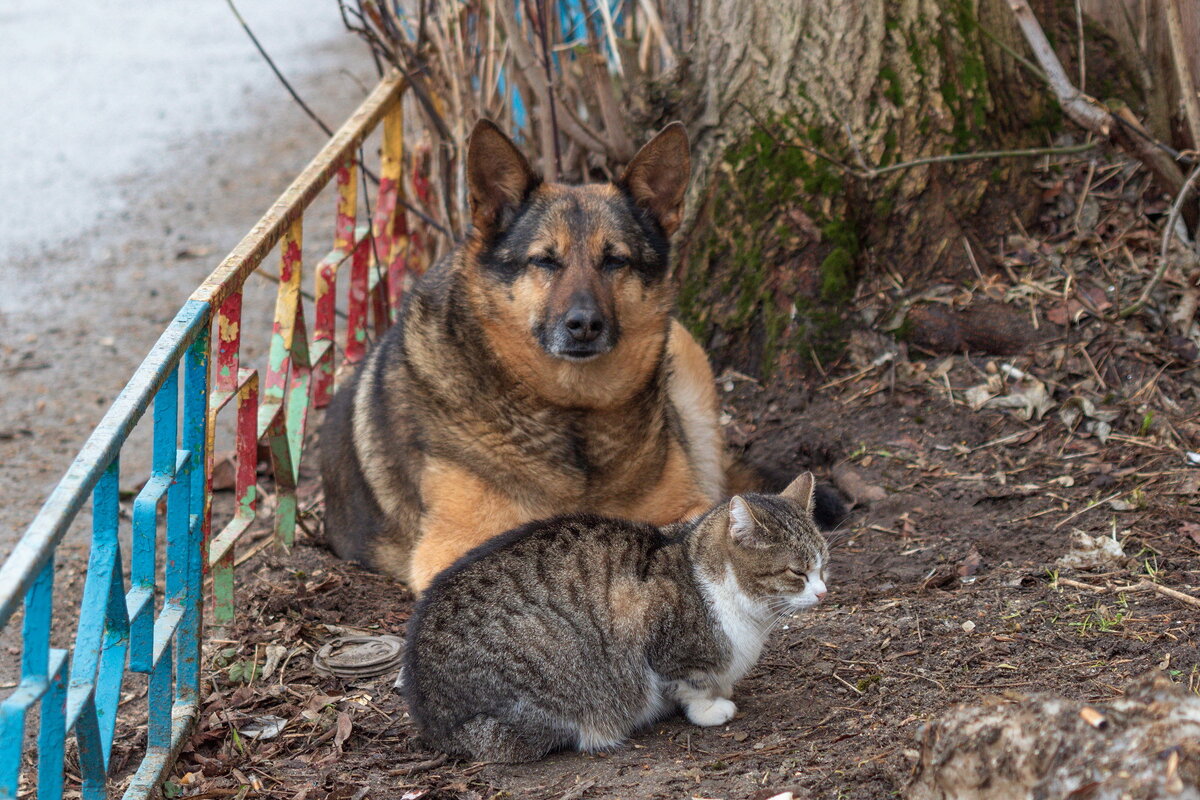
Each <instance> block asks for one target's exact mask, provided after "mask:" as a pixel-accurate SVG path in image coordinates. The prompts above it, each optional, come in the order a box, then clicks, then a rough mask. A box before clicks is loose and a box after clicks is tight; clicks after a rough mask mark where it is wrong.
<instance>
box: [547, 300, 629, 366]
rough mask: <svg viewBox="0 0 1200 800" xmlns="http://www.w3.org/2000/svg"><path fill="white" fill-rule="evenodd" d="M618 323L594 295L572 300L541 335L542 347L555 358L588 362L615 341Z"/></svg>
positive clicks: (608, 349) (607, 350)
mask: <svg viewBox="0 0 1200 800" xmlns="http://www.w3.org/2000/svg"><path fill="white" fill-rule="evenodd" d="M616 340H617V337H616V325H615V324H614V323H613V322H612V321H611V320H608V319H606V318H605V316H604V312H603V311H601V310H600V307H599V306H598V305H597V304H596V301H595V299H594V298H593V297H592V296H591V295H579V296H577V297H575V298H573V299H572V303H571V307H570V308H568V309H567V310H566V313H564V314H563V315H562V316H560V317H559V318H558V320H556V321H555V322H554V324H553V325H551V326H549V327H548V329H547V330H546V333H545V335H544V336H543V337H542V347H543V349H544V350H545V351H546V352H547V353H549V354H550V355H552V356H554V357H555V358H564V359H566V360H568V361H589V360H591V359H593V358H595V357H597V356H601V355H604V354H605V353H607V352H609V351H610V350H612V349H613V347H614V346H615V344H616Z"/></svg>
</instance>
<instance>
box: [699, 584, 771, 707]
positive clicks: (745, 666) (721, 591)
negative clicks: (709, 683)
mask: <svg viewBox="0 0 1200 800" xmlns="http://www.w3.org/2000/svg"><path fill="white" fill-rule="evenodd" d="M700 581H701V585H702V586H703V589H704V592H705V594H706V595H707V596H708V600H709V603H710V607H711V608H712V611H713V614H714V615H715V616H716V618H717V621H718V623H719V624H720V626H721V631H722V633H724V634H725V638H726V639H728V640H729V649H730V661H729V665H728V666H727V667H726V668H725V671H724V672H723V673H720V674H719V675H716V676H714V677H716V678H717V679H718V681H719V682H720V683H721V684H722V688H723V689H725V691H728V690H729V689H730V688H732V686H733V684H734V683H736V682H737V681H739V680H741V679H742V677H743V676H744V675H745V674H746V673H747V672H749V671H750V668H751V667H753V666H754V665H755V663H757V661H758V657H759V655H760V654H761V653H762V648H763V642H764V641H765V640H766V635H765V634H766V631H765V629H764V625H763V624H762V622H761V620H760V609H758V607H757V604H756V603H754V601H752V600H750V598H748V597H746V595H745V594H744V593H743V592H742V591H741V588H740V587H739V586H738V583H737V578H735V577H734V575H733V570H732V569H729V568H728V567H727V568H726V570H725V576H724V578H723V579H722V580H721V581H719V582H718V581H711V580H708V579H706V578H704V577H701V578H700Z"/></svg>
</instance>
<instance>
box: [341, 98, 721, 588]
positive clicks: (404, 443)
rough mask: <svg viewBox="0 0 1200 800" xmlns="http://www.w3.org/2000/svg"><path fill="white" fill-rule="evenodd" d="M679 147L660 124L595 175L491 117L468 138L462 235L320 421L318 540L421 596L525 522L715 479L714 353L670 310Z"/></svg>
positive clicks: (687, 508)
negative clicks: (609, 173) (607, 173)
mask: <svg viewBox="0 0 1200 800" xmlns="http://www.w3.org/2000/svg"><path fill="white" fill-rule="evenodd" d="M690 170H691V161H690V153H689V144H688V139H687V134H686V133H685V132H684V128H683V125H682V124H680V123H677V122H676V123H672V124H670V125H668V126H667V127H666V128H664V129H663V130H662V131H661V132H659V133H658V134H657V135H656V136H655V137H654V138H653V139H651V140H650V142H648V143H647V144H646V145H645V146H644V147H643V148H642V149H641V150H640V151H639V152H638V153H637V155H636V156H635V157H634V158H633V160H632V161H631V162H630V163H629V165H628V166H627V167H626V169H625V171H624V172H623V173H622V175H621V177H620V178H619V179H618V180H616V181H614V182H610V183H593V184H585V185H579V186H569V185H564V184H560V183H549V182H545V181H543V180H541V179H540V178H539V177H538V176H537V175H536V174H535V173H534V171H533V170H532V169H531V168H530V165H529V163H528V161H526V159H525V157H524V156H523V155H522V154H521V152H520V151H519V150H518V149H517V147H516V146H515V145H514V144H513V142H512V141H511V140H510V139H509V138H508V137H507V136H505V135H504V133H502V132H501V131H500V129H499V128H497V127H496V126H495V125H493V124H492V123H490V122H488V121H481V122H480V123H479V124H478V125H476V127H475V129H474V131H473V132H472V134H471V138H470V141H469V144H468V153H467V164H466V179H467V186H468V196H469V200H470V210H471V222H472V227H471V231H470V233H469V235H468V237H467V239H466V241H465V242H464V243H463V244H462V245H460V246H459V247H458V248H457V249H456V250H454V251H453V252H452V253H450V254H448V255H447V256H446V257H445V258H444V259H442V260H441V261H439V263H438V264H436V265H435V266H434V267H432V268H431V269H430V270H429V271H428V272H427V273H426V274H425V275H423V276H421V277H420V278H419V279H418V280H417V281H415V283H414V285H413V287H412V290H411V291H410V292H409V294H408V296H407V298H406V301H405V306H404V308H403V311H402V316H401V320H400V321H399V323H398V324H397V325H395V326H393V327H392V328H391V329H390V330H389V331H388V332H387V333H386V334H385V335H384V336H383V337H382V338H381V339H380V340H379V341H378V342H377V343H376V345H375V346H374V348H373V349H372V350H371V352H370V353H369V355H368V357H367V359H366V360H365V361H364V362H363V364H362V365H361V367H360V368H359V369H358V370H357V373H356V374H355V375H354V376H353V378H351V379H350V380H349V381H348V382H347V383H346V384H345V385H344V386H342V387H340V388H339V390H338V392H337V394H336V396H335V398H334V400H333V402H332V403H331V404H330V407H329V409H328V412H327V414H326V418H325V422H324V425H323V427H322V431H321V435H320V445H319V446H320V466H321V475H322V480H323V483H324V490H325V531H326V539H327V541H328V543H329V545H330V546H331V548H332V549H333V551H334V552H335V553H336V554H337V555H338V556H340V557H342V558H345V559H352V560H357V561H360V562H363V563H365V564H366V565H367V566H369V567H371V568H373V569H375V570H377V571H381V572H385V573H389V574H391V575H393V576H395V577H397V578H399V579H400V580H402V581H404V582H406V583H407V584H408V585H409V587H410V588H412V589H413V590H414V591H416V592H420V591H421V590H422V589H424V588H425V587H426V586H428V585H429V583H430V581H431V580H432V579H433V577H434V576H435V575H436V574H437V573H438V572H440V571H441V570H442V569H444V568H445V567H448V566H449V565H450V564H452V563H453V562H454V561H455V560H457V559H458V558H459V556H461V555H463V554H464V553H466V552H467V551H468V550H470V549H472V548H474V547H476V546H477V545H479V544H481V543H483V542H485V541H487V540H488V539H490V538H491V537H493V536H495V535H497V534H500V533H502V532H504V531H506V530H509V529H511V528H514V527H516V526H518V525H521V524H523V523H525V522H529V521H531V520H534V519H539V518H543V517H549V516H554V515H557V514H561V513H566V512H585V511H586V512H593V513H599V514H606V515H611V516H616V517H623V518H627V519H632V520H641V521H646V522H650V523H653V524H656V525H663V524H667V523H671V522H675V521H677V520H680V519H684V518H687V517H689V516H691V515H693V514H697V513H700V512H702V511H703V510H705V509H706V508H708V507H709V506H711V505H713V504H714V503H716V502H717V501H719V500H721V499H723V498H724V496H725V489H726V466H727V465H726V459H725V457H724V449H725V448H724V441H723V436H722V434H721V430H720V427H719V425H718V421H717V417H718V408H719V406H718V401H717V396H716V389H715V386H714V382H713V375H712V369H711V367H710V365H709V362H708V359H707V357H706V355H705V353H704V351H703V349H701V347H700V345H699V344H698V343H697V342H696V341H695V340H694V339H693V338H692V336H691V335H690V334H689V333H688V332H687V330H686V329H685V328H684V327H683V326H682V325H681V324H680V323H679V322H678V321H675V320H673V319H672V317H671V309H672V306H673V303H674V291H673V288H672V284H671V281H670V278H669V275H668V261H669V256H670V238H671V235H672V234H673V233H674V232H675V231H676V230H677V228H678V227H679V224H680V220H681V217H682V212H683V201H684V193H685V191H686V188H687V184H688V180H689V177H690Z"/></svg>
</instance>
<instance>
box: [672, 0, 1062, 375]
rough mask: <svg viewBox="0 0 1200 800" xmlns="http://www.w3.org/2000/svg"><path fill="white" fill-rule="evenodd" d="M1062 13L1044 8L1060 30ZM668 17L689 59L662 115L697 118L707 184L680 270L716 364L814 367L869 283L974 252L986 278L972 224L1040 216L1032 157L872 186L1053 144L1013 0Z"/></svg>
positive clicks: (754, 369)
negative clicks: (1000, 151) (848, 305)
mask: <svg viewBox="0 0 1200 800" xmlns="http://www.w3.org/2000/svg"><path fill="white" fill-rule="evenodd" d="M1066 6H1069V7H1070V8H1071V9H1073V3H1072V2H1070V0H1065V2H1054V0H1044V2H1041V3H1035V8H1036V9H1038V10H1039V11H1041V12H1044V13H1046V17H1044V18H1047V17H1048V18H1051V19H1058V18H1059V15H1060V14H1061V13H1062V12H1063V10H1064V7H1066ZM669 8H670V13H669V14H668V16H667V19H665V20H664V22H665V24H666V25H667V27H668V30H669V32H670V35H671V36H672V37H673V40H674V42H675V44H676V49H677V50H678V52H679V53H680V54H681V63H680V67H679V70H678V73H677V74H675V75H673V76H671V80H670V81H669V82H668V83H666V84H664V85H662V86H660V87H659V88H658V91H659V94H660V95H661V96H660V97H658V98H657V100H658V103H657V105H658V107H659V108H661V109H662V110H663V117H664V118H680V117H682V118H683V119H684V121H685V122H686V123H687V124H688V127H689V129H690V131H691V132H692V134H693V143H694V145H693V146H694V154H693V158H694V171H695V176H696V179H695V180H694V181H693V188H692V196H691V197H690V198H689V199H690V202H689V205H688V208H689V215H688V217H687V219H686V221H685V228H684V231H685V232H684V235H683V236H682V237H681V247H680V256H679V263H678V267H677V272H676V275H677V278H678V280H679V283H680V308H681V314H682V317H683V319H684V321H685V322H686V323H687V324H688V326H689V327H690V328H691V329H692V331H693V332H694V333H696V334H697V335H698V336H699V337H700V340H701V341H702V342H703V343H705V344H706V345H707V346H708V348H709V350H710V352H712V353H713V354H714V356H715V358H716V360H717V361H718V363H719V364H722V365H728V366H733V367H735V368H738V369H740V370H742V371H745V372H750V373H752V374H758V375H765V374H771V373H774V372H775V371H776V370H778V369H782V370H784V371H789V372H790V371H797V370H800V369H802V368H803V367H805V366H806V365H810V364H811V363H812V362H813V361H816V362H818V363H820V362H822V361H824V360H826V359H827V358H828V357H829V356H830V355H831V354H833V353H835V352H836V351H837V350H838V348H837V347H836V345H837V342H838V340H839V336H840V330H841V327H842V325H841V318H842V312H841V307H842V306H843V305H844V303H845V302H846V301H847V300H848V299H849V298H850V297H851V296H852V294H853V292H854V289H855V286H856V283H857V280H858V278H859V276H860V275H861V274H863V273H865V272H875V273H878V272H880V271H886V272H888V273H891V274H893V275H895V276H896V277H897V279H898V280H901V281H906V280H909V279H912V278H922V277H928V276H930V275H934V274H939V275H944V274H954V273H956V272H967V271H969V270H970V269H972V267H971V266H970V257H971V256H970V255H968V248H971V249H972V253H971V255H973V256H975V257H976V258H977V260H978V261H983V262H985V265H986V260H987V256H986V252H987V249H991V250H993V251H994V249H995V245H996V240H995V238H994V234H992V233H990V232H986V231H985V232H976V231H974V230H973V229H972V225H971V222H972V220H973V218H974V217H975V215H976V214H978V212H980V210H981V209H982V208H984V207H985V206H987V207H989V208H992V209H994V210H995V209H998V210H999V211H1000V212H1001V213H1002V215H1003V217H1004V218H1006V219H1007V218H1008V214H1009V212H1010V211H1013V210H1016V211H1018V213H1021V214H1022V216H1024V215H1025V214H1026V212H1027V211H1030V210H1032V208H1031V207H1025V206H1026V202H1027V200H1031V199H1032V198H1035V197H1036V193H1035V192H1033V191H1026V190H1025V188H1026V187H1024V185H1023V183H1022V181H1023V176H1024V174H1025V171H1026V170H1025V167H1027V164H1021V169H1015V170H1014V169H1013V168H1012V162H1011V161H1005V160H988V161H964V162H956V163H952V164H946V163H938V164H929V165H923V166H919V167H914V168H910V169H903V170H897V171H893V172H888V173H886V174H883V175H878V176H874V177H865V176H864V174H865V173H870V172H871V170H873V169H875V168H878V167H885V166H888V165H895V164H898V163H901V162H908V161H912V160H915V159H920V158H926V157H930V156H939V155H944V154H948V153H956V152H966V151H974V150H984V149H993V148H997V147H1002V148H1015V147H1025V146H1044V145H1047V144H1049V143H1050V138H1051V133H1052V132H1053V128H1054V126H1056V125H1057V124H1059V119H1060V115H1059V113H1058V111H1057V108H1056V107H1055V106H1054V105H1053V103H1052V101H1051V100H1050V99H1049V98H1048V97H1047V95H1046V91H1045V89H1044V87H1043V86H1041V85H1040V84H1039V83H1038V82H1037V80H1036V79H1035V78H1032V77H1031V74H1030V73H1029V71H1028V70H1026V69H1025V68H1024V67H1022V66H1020V65H1019V63H1018V61H1017V60H1016V59H1014V58H1013V57H1012V56H1011V55H1009V54H1008V52H1007V51H1006V49H1005V48H1006V46H1007V48H1009V49H1011V50H1013V51H1016V52H1023V51H1024V45H1023V40H1022V39H1021V38H1020V33H1019V31H1018V30H1017V28H1016V26H1015V24H1014V22H1013V19H1012V15H1011V12H1009V10H1008V9H1007V6H1006V5H1005V3H1004V2H1003V0H896V1H894V2H893V1H891V0H775V1H774V2H763V1H761V0H760V1H759V2H746V0H691V2H680V3H674V4H670V5H669ZM1072 13H1073V11H1072ZM1071 19H1073V17H1072V18H1071ZM1071 41H1072V42H1073V41H1074V40H1073V39H1072V40H1071ZM997 42H999V44H998V43H997Z"/></svg>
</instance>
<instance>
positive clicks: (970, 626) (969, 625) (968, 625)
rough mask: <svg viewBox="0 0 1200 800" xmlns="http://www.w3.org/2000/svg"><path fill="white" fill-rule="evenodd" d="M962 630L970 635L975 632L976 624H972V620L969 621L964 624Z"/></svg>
mask: <svg viewBox="0 0 1200 800" xmlns="http://www.w3.org/2000/svg"><path fill="white" fill-rule="evenodd" d="M962 629H963V630H964V631H966V632H967V633H970V632H971V631H973V630H975V623H974V622H971V620H967V621H966V622H964V623H963V624H962Z"/></svg>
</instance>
